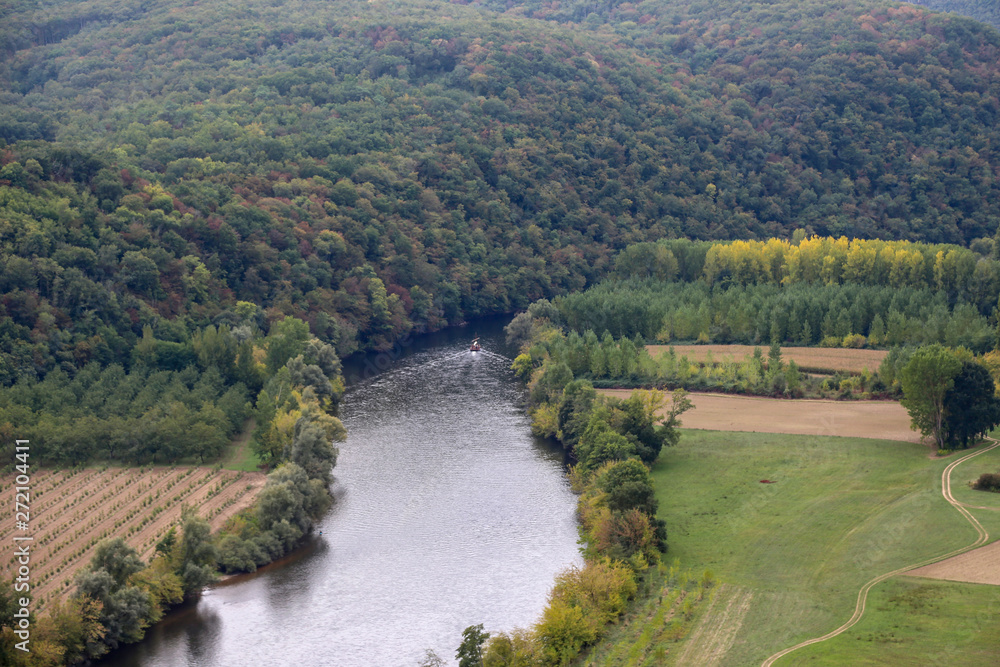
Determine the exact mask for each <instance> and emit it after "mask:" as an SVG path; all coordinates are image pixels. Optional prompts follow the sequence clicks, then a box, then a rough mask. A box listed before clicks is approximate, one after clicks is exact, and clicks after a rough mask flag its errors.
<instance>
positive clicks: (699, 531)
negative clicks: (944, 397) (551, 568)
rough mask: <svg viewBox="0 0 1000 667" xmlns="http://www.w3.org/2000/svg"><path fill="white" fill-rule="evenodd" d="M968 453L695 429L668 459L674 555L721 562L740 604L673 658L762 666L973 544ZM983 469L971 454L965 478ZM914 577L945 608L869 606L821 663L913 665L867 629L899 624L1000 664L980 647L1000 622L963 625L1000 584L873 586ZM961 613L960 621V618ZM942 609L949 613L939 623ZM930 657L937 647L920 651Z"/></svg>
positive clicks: (666, 489) (993, 530)
mask: <svg viewBox="0 0 1000 667" xmlns="http://www.w3.org/2000/svg"><path fill="white" fill-rule="evenodd" d="M986 457H990V460H989V461H986V460H985V459H986ZM982 458H983V459H984V461H983V462H982V464H987V465H988V466H993V465H994V463H997V462H998V461H1000V457H996V456H995V455H994V452H990V453H988V454H985V455H983V457H982ZM954 460H955V457H948V458H946V459H940V460H936V459H931V458H929V457H928V450H927V448H926V447H924V446H921V445H915V444H907V443H900V442H887V441H877V440H866V439H858V438H836V437H813V436H788V435H771V434H762V433H720V432H712V431H690V430H689V431H685V432H684V435H683V437H682V438H681V442H680V444H679V445H678V446H676V447H675V448H672V449H670V450H665V451H664V452H663V454H662V455H661V457H660V461H659V462H658V463H657V465H656V467H655V468H654V478H655V481H656V484H657V495H658V498H659V502H660V515H661V516H662V517H663V518H664V519H665V520H666V522H667V527H668V532H669V538H668V542H669V545H670V547H669V552H668V554H667V556H666V560H667V561H668V562H669V561H672V560H673V559H674V558H679V559H680V561H681V562H682V563H683V564H684V565H685V566H686V567H691V568H693V569H694V570H696V571H701V570H703V569H706V568H707V569H711V570H712V571H713V572H714V573H715V575H716V577H717V578H718V580H719V582H720V583H722V584H724V585H725V586H727V587H728V590H729V591H730V592H731V593H732V594H731V595H730V597H732V600H731V602H733V604H728V603H727V602H725V601H724V600H723V601H721V602H719V601H717V602H718V603H717V604H716V605H715V607H716V608H715V609H713V610H708V611H706V614H707V615H709V616H712V615H713V614H716V615H719V618H718V619H716V620H717V621H719V620H721V621H723V622H722V623H717V625H719V626H720V627H721V626H724V628H723V629H722V630H719V631H718V632H715V633H714V634H713V633H703V634H702V636H700V637H698V636H695V635H696V634H697V632H693V633H692V634H691V636H690V637H691V638H689V639H687V640H684V641H682V642H680V643H677V644H675V645H674V648H673V650H670V651H669V653H668V654H667V658H666V660H665V662H664V664H698V665H707V664H718V665H759V664H760V663H761V662H762V661H763V660H764V659H766V658H767V657H768V656H770V655H772V654H773V653H775V652H777V651H779V650H781V649H783V648H786V647H788V646H791V645H793V644H796V643H798V642H800V641H803V640H805V639H809V638H812V637H815V636H818V635H822V634H825V633H827V632H829V631H831V630H833V629H835V628H836V627H838V626H840V625H841V624H842V623H844V622H845V621H846V620H847V619H848V618H849V617H850V616H851V613H852V612H853V610H854V605H855V600H856V596H857V592H858V589H859V588H861V586H862V585H863V584H864V583H865V582H867V581H868V580H870V579H872V578H873V577H875V576H877V575H879V574H882V573H885V572H888V571H891V570H894V569H896V568H899V567H902V566H905V565H909V564H915V563H917V562H919V561H921V560H924V559H927V558H930V557H933V556H937V555H942V554H944V553H947V552H949V551H952V550H954V549H956V548H959V547H962V546H965V545H968V544H971V543H972V542H973V541H974V540H975V539H976V533H975V531H974V530H973V528H972V527H971V526H970V524H969V523H968V522H967V521H966V520H965V519H963V518H962V517H961V515H959V513H958V512H957V511H956V510H955V509H953V508H952V507H951V506H950V505H949V504H948V503H947V502H945V500H944V499H943V498H942V496H941V491H940V486H941V483H940V478H941V472H942V470H943V469H944V467H945V466H947V465H948V463H950V462H951V461H954ZM973 461H979V459H974V460H973ZM972 466H976V467H981V464H974V463H973V462H969V463H966V464H963V465H962V466H960V467H959V469H958V471H957V472H956V475H955V477H954V479H955V480H956V481H957V480H964V477H963V476H962V475H965V474H966V473H968V476H970V477H971V476H975V475H973V474H972V472H971V470H972ZM976 474H978V473H976ZM761 480H771V481H773V482H774V483H771V484H762V483H761ZM963 483H964V482H963ZM963 483H959V484H953V486H956V487H960V486H963ZM962 490H964V489H962ZM968 493H970V494H971V493H975V492H972V491H968ZM982 495H983V494H978V493H975V497H980V496H982ZM963 499H964V496H963ZM980 504H982V503H980ZM976 517H977V518H978V519H979V520H980V521H981V522H982V523H983V525H984V527H985V528H986V529H987V530H988V531H989V532H990V535H991V541H992V539H994V538H995V537H996V536H998V535H1000V512H988V511H978V512H976ZM911 581H912V582H918V583H917V584H915V585H918V586H920V585H926V586H928V587H930V588H929V589H928V590H931V589H933V591H935V593H934V595H935V596H936V597H935V598H934V599H935V600H936V602H935V604H937V605H938V608H939V609H940V613H939V614H937V615H935V614H927V615H926V616H927V618H926V619H925V620H919V619H917V620H914V625H912V626H906V629H903V628H901V627H900V628H898V629H896V626H897V625H898V619H899V615H900V612H899V611H898V610H896V611H893V606H892V605H891V604H888V603H885V602H884V601H883V607H885V611H884V612H883V611H879V609H878V608H875V609H874V611H873V613H871V614H870V615H866V616H865V618H864V619H862V624H863V625H864V629H863V630H862V625H859V626H855V628H853V629H852V630H851V631H848V633H846V635H845V636H843V637H841V638H838V639H837V640H831V642H828V643H825V644H821V645H818V646H816V647H812V648H810V649H808V650H809V651H810V653H809V655H810V656H811V657H810V658H808V659H809V660H812V659H813V658H815V659H820V658H822V660H824V662H823V663H822V664H844V665H850V664H858V663H857V660H855V657H856V656H859V655H862V654H863V655H864V656H865V658H864V659H865V660H868V661H869V662H870V663H871V664H909V663H905V662H896V661H894V660H889V661H886V660H882V659H881V657H880V656H881V655H882V654H883V649H885V646H884V645H885V644H888V643H891V642H889V641H888V640H887V641H882V642H880V641H876V640H874V639H873V640H872V641H865V640H863V639H862V640H860V641H859V640H857V639H856V637H857V636H859V633H867V636H871V637H882V636H883V635H885V636H889V637H891V636H893V635H892V634H891V633H892V632H896V633H897V634H899V633H904V634H905V633H911V634H921V633H922V634H924V635H927V636H928V639H927V641H928V642H929V643H930V644H933V645H934V646H936V647H953V648H954V649H955V650H957V651H959V652H961V651H962V650H964V649H965V648H968V649H969V651H970V656H969V658H970V659H969V660H968V661H966V660H965V659H964V658H963V659H962V660H960V661H959V662H952V663H950V664H964V665H972V664H997V663H998V662H1000V661H998V660H997V658H996V655H993V656H992V657H991V659H990V662H988V663H981V662H976V659H977V658H976V657H975V655H978V652H977V649H975V648H974V647H977V646H980V645H986V644H988V642H987V641H986V639H989V638H992V637H994V636H995V634H994V630H993V628H994V627H997V626H1000V618H998V619H997V621H998V622H997V623H993V625H992V626H990V627H987V626H988V625H989V624H980V625H978V626H976V625H974V624H973V625H970V624H968V623H963V622H962V621H961V619H964V618H966V616H967V615H968V613H969V612H973V610H974V609H975V608H978V607H980V606H982V605H986V606H987V607H989V608H991V609H996V608H1000V587H988V586H974V585H964V584H951V583H949V584H938V583H937V582H925V580H917V579H912V580H905V581H904V582H902V583H901V581H900V580H892V581H889V582H886V583H884V584H882V585H880V586H879V587H876V589H875V592H874V593H873V594H874V595H875V596H876V598H879V599H882V598H885V599H891V598H892V596H893V595H895V594H896V593H894V592H893V591H897V589H898V588H899V587H900V586H902V585H904V583H906V582H911ZM920 582H924V583H920ZM970 591H971V592H970ZM897 592H898V591H897ZM885 596H888V597H885ZM737 601H738V602H739V604H736V602H737ZM901 604H903V603H901ZM898 606H899V605H897V607H898ZM903 606H904V607H905V604H903ZM952 615H954V619H953V621H954V622H948V619H949V618H950V617H951V616H952ZM936 616H940V617H941V618H942V619H944V620H941V621H936V622H932V620H933V619H934V618H935V617H936ZM636 620H637V621H638V622H642V621H641V619H636ZM710 620H711V619H710ZM918 621H919V622H918ZM723 630H724V631H723ZM886 633H890V634H886ZM861 636H862V637H864V636H866V635H865V634H862V635H861ZM852 641H853V642H854V644H852V645H851V646H852V649H851V650H852V653H851V656H855V657H850V658H848V657H844V658H843V659H841V658H840V657H839V655H838V653H837V651H836V649H835V648H831V647H834V644H833V642H840V644H838V645H844V646H846V644H847V643H849V642H852ZM685 642H687V643H690V644H692V645H691V646H684V643H685ZM698 643H700V644H703V645H704V646H698V645H696V644H698ZM820 647H822V648H820ZM956 647H957V648H956ZM845 650H846V648H845ZM885 650H888V649H885ZM886 655H888V654H886ZM921 655H926V652H925V651H923V650H920V651H916V652H915V653H914V656H916V657H919V656H921ZM805 656H806V653H805V651H803V652H801V653H799V652H797V653H793V654H791V655H789V656H788V657H786V658H783V659H782V660H780V661H779V662H778V663H777V664H778V665H786V664H787V665H794V664H803V661H805V660H807V658H806V657H805ZM845 656H846V654H845ZM858 659H860V658H858ZM606 664H629V663H628V662H627V661H626V662H621V663H618V662H614V663H611V662H609V663H606ZM633 664H639V663H633ZM921 664H924V663H921ZM942 664H949V663H942Z"/></svg>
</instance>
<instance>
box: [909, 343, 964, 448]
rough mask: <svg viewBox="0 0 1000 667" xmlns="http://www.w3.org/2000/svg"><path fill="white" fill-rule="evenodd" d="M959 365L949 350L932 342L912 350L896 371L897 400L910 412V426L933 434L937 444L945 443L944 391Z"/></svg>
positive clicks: (958, 369) (927, 433) (953, 381)
mask: <svg viewBox="0 0 1000 667" xmlns="http://www.w3.org/2000/svg"><path fill="white" fill-rule="evenodd" d="M961 369H962V362H961V361H960V360H959V358H958V357H957V356H956V355H955V353H954V352H953V351H952V350H949V349H948V348H946V347H944V346H942V345H939V344H934V345H928V346H926V347H922V348H920V349H919V350H917V351H916V352H914V353H913V356H912V357H910V361H909V362H908V363H907V364H906V366H904V367H903V370H902V372H901V374H900V383H901V384H902V387H903V399H902V400H901V401H900V403H902V405H903V407H904V408H906V411H907V412H908V413H909V414H910V420H911V421H912V423H913V427H914V428H915V429H917V430H919V431H920V432H921V433H922V434H923V435H925V436H933V437H934V442H936V443H937V446H938V447H939V448H944V445H945V441H944V430H943V425H944V414H945V406H944V401H945V395H946V394H947V393H948V390H949V389H951V388H952V387H953V386H954V384H955V376H956V375H958V373H959V371H960V370H961Z"/></svg>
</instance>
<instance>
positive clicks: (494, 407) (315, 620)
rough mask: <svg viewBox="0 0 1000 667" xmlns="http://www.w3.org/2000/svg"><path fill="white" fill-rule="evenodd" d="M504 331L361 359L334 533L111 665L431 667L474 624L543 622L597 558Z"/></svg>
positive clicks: (497, 325) (241, 581) (423, 339)
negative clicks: (555, 596)
mask: <svg viewBox="0 0 1000 667" xmlns="http://www.w3.org/2000/svg"><path fill="white" fill-rule="evenodd" d="M503 324H504V322H503V321H501V320H490V321H486V322H480V323H477V325H476V328H477V329H478V331H473V329H471V328H468V327H465V328H455V329H451V330H448V331H444V332H439V333H437V334H431V335H426V336H420V337H417V338H415V339H412V340H404V341H403V342H402V343H401V344H400V345H399V346H397V348H396V350H395V351H393V352H389V353H382V354H380V355H370V356H367V357H364V358H362V359H358V360H351V361H350V362H348V363H347V364H346V365H345V369H344V370H345V376H346V377H347V378H348V380H349V382H350V384H349V389H348V392H347V395H346V396H345V398H344V401H343V404H342V406H341V417H342V419H343V421H344V425H345V426H346V427H347V429H348V438H347V441H346V442H344V443H342V444H341V447H340V458H339V460H338V463H337V467H336V469H335V470H334V476H335V481H334V486H333V491H334V496H335V498H336V502H335V504H334V507H333V509H332V510H331V511H330V512H329V513H328V514H327V516H326V517H324V519H323V520H322V521H321V523H320V525H319V530H321V531H322V534H319V532H317V533H315V534H314V535H313V536H312V538H311V539H310V540H309V541H308V543H307V544H305V545H304V546H303V547H302V548H301V549H300V550H299V551H297V552H296V553H295V554H294V555H293V556H291V557H289V558H287V559H285V560H283V561H280V562H278V563H275V564H273V565H271V566H268V567H266V568H262V569H261V570H260V571H258V572H257V573H256V574H254V575H246V576H242V577H237V578H234V579H232V580H230V581H227V582H226V583H225V584H222V585H218V586H215V587H213V588H210V589H208V590H207V591H205V593H204V594H203V595H202V597H201V598H200V599H199V600H197V601H196V602H192V603H188V604H186V605H185V606H183V607H181V608H180V609H178V610H176V611H175V612H173V613H171V614H170V615H169V616H168V617H167V618H165V619H164V620H163V621H162V622H160V623H159V624H157V625H156V626H154V627H152V628H150V629H149V631H148V632H147V637H146V639H145V640H144V641H143V642H142V643H140V644H137V645H135V646H130V647H126V648H124V649H122V650H120V651H118V652H116V653H115V654H113V655H112V656H109V657H108V658H107V659H105V660H104V661H102V663H101V665H102V666H103V667H177V666H181V665H188V666H190V667H212V666H216V665H219V666H232V667H243V666H244V665H251V664H252V665H275V666H279V665H280V666H286V665H297V666H301V667H305V666H310V665H323V666H342V667H369V666H370V665H383V666H392V665H400V666H415V665H417V664H419V662H420V661H421V659H422V658H423V656H424V655H425V651H426V650H427V649H432V650H434V651H435V652H436V653H437V654H438V655H440V656H441V657H442V658H445V659H446V660H447V661H449V662H451V661H452V658H453V656H454V654H455V649H456V647H457V646H458V644H459V642H460V641H461V632H462V629H463V628H465V627H467V626H469V625H473V624H476V623H483V624H484V625H485V626H486V629H487V630H494V631H499V630H510V629H512V628H514V627H515V626H528V625H530V624H531V623H533V622H534V621H535V620H536V619H537V617H538V616H539V615H540V613H541V611H542V609H543V607H544V605H545V602H546V598H547V595H548V591H549V590H550V588H551V587H552V584H553V579H554V577H555V575H556V573H557V572H559V571H560V570H562V569H564V568H565V567H567V566H569V565H571V564H577V563H580V562H581V560H580V556H579V553H578V550H577V537H578V535H577V524H576V518H575V502H576V501H575V497H574V496H573V494H572V493H571V491H570V489H569V485H568V483H567V481H566V479H565V475H564V459H563V453H562V450H561V449H559V448H558V447H554V446H552V445H550V444H548V443H546V442H543V441H540V440H538V439H537V438H534V437H533V436H532V435H531V431H530V428H529V420H528V417H527V415H526V414H525V413H524V409H523V406H522V399H523V391H524V390H523V388H522V387H521V386H520V385H519V383H518V382H517V381H516V380H515V378H514V376H513V374H512V372H511V371H510V369H509V366H510V363H511V357H512V356H513V354H514V353H515V351H514V350H510V349H508V348H507V347H506V345H505V343H504V337H503V331H502V326H503ZM476 333H478V334H479V335H480V337H481V342H482V345H483V349H482V351H480V352H470V351H469V343H470V341H471V338H472V336H473V335H475V334H476ZM352 379H353V381H352Z"/></svg>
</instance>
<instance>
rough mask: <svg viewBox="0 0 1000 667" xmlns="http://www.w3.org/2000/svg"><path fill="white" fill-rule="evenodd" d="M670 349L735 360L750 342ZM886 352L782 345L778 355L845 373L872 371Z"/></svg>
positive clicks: (747, 352) (698, 357)
mask: <svg viewBox="0 0 1000 667" xmlns="http://www.w3.org/2000/svg"><path fill="white" fill-rule="evenodd" d="M669 348H670V346H669V345H647V346H646V349H647V350H648V351H649V354H650V355H652V356H654V357H655V356H657V355H660V354H664V353H666V351H667V350H668V349H669ZM673 348H674V352H675V353H676V354H677V356H678V357H680V356H686V357H687V358H688V359H689V360H690V361H698V362H701V361H705V359H707V358H708V353H709V352H711V353H712V357H713V359H714V360H715V361H716V362H719V361H723V360H724V359H725V358H726V357H729V356H732V357H733V358H734V359H736V360H737V361H739V360H742V359H743V358H745V357H749V356H752V355H753V350H754V346H753V345H674V346H673ZM767 349H768V348H767V346H763V347H761V351H762V352H763V353H764V355H765V356H766V355H767ZM887 354H889V353H888V352H887V351H885V350H851V349H845V348H839V347H783V348H781V357H782V359H784V360H785V362H788V361H789V360H792V361H794V362H795V363H796V364H798V365H799V366H800V367H802V368H806V369H824V370H830V371H847V372H849V373H860V372H861V371H863V370H864V369H866V368H867V369H868V370H870V371H872V372H873V373H874V372H875V371H876V370H878V366H879V364H881V363H882V360H883V359H885V356H886V355H887Z"/></svg>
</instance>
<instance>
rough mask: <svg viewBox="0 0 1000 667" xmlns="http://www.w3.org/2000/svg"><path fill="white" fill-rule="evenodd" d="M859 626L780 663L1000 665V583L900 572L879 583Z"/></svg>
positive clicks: (964, 666)
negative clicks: (915, 576)
mask: <svg viewBox="0 0 1000 667" xmlns="http://www.w3.org/2000/svg"><path fill="white" fill-rule="evenodd" d="M869 604H870V605H871V606H870V609H869V610H867V611H866V612H865V616H864V617H863V618H862V619H861V621H859V622H858V624H857V625H856V626H854V627H853V628H851V629H850V630H848V631H847V632H845V633H844V634H842V635H840V636H839V637H835V638H833V639H831V640H830V641H827V642H822V643H820V644H816V645H813V646H809V647H807V648H804V649H802V650H801V651H798V652H796V653H793V654H791V655H789V656H788V657H786V658H784V659H782V660H780V661H778V663H777V664H778V665H779V666H780V665H871V666H873V667H874V666H875V665H897V666H902V665H920V666H921V667H923V666H925V665H942V666H944V665H962V666H963V667H974V666H979V665H981V666H983V667H987V666H988V665H997V664H1000V587H997V586H988V585H983V584H979V585H977V584H956V583H954V582H950V581H935V580H930V579H917V578H911V577H898V578H895V579H890V580H889V581H887V582H885V583H883V584H881V585H879V586H877V587H876V588H875V589H874V590H873V591H872V593H871V596H870V597H869Z"/></svg>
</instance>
